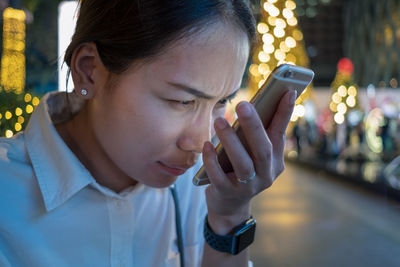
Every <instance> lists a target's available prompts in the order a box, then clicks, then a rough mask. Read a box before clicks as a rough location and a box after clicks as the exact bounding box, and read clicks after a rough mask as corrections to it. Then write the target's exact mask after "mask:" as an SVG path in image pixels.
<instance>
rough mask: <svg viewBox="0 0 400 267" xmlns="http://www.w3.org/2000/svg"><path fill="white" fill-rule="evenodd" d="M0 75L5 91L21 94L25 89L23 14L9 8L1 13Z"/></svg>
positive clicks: (20, 11)
mask: <svg viewBox="0 0 400 267" xmlns="http://www.w3.org/2000/svg"><path fill="white" fill-rule="evenodd" d="M0 75H1V84H2V86H3V87H4V89H5V90H6V91H12V90H14V91H15V92H16V93H22V92H23V90H24V87H25V12H24V11H22V10H18V9H13V8H10V7H8V8H6V9H5V10H4V12H3V55H2V58H1V72H0ZM0 90H1V89H0Z"/></svg>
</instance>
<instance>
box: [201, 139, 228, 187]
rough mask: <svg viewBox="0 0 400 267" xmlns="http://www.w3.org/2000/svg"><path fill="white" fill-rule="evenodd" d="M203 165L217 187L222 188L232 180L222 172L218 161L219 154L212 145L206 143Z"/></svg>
mask: <svg viewBox="0 0 400 267" xmlns="http://www.w3.org/2000/svg"><path fill="white" fill-rule="evenodd" d="M203 164H204V168H205V170H206V172H207V176H208V179H210V182H211V184H213V185H214V186H216V187H220V186H222V185H223V184H224V183H226V181H227V180H230V179H229V178H228V177H227V175H226V174H225V172H224V171H223V170H222V168H221V166H220V165H219V162H218V159H217V153H216V151H215V148H214V146H213V144H212V143H210V142H205V143H204V146H203Z"/></svg>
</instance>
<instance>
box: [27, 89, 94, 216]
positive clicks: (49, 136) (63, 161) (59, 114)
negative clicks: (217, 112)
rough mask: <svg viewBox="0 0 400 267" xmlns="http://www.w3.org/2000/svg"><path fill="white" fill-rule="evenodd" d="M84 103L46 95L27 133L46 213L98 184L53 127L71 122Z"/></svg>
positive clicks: (28, 146)
mask: <svg viewBox="0 0 400 267" xmlns="http://www.w3.org/2000/svg"><path fill="white" fill-rule="evenodd" d="M83 104H84V101H82V100H80V99H79V98H78V97H77V96H76V95H75V94H68V101H67V97H66V93H60V92H52V93H48V94H46V95H45V96H44V97H43V98H42V100H41V101H40V103H39V105H38V106H37V107H36V109H35V111H34V112H33V114H32V116H31V119H30V121H29V124H28V126H27V128H26V130H25V142H26V147H27V151H28V154H29V157H30V159H31V162H32V166H33V169H34V172H35V175H36V178H37V180H38V183H39V187H40V190H41V193H42V196H43V200H44V203H45V207H46V210H47V211H51V210H53V209H55V208H57V207H58V206H60V205H62V204H63V203H64V202H66V201H67V200H68V199H69V198H71V197H72V196H73V195H74V194H76V193H77V192H79V191H80V190H81V189H82V188H84V187H86V186H87V185H88V184H91V183H93V182H94V181H95V180H94V178H93V177H92V176H91V174H90V173H89V171H88V170H87V169H86V168H85V167H84V166H83V165H82V163H80V161H79V160H78V158H77V157H76V156H75V154H74V153H73V152H72V151H71V150H70V149H69V148H68V146H67V145H66V144H65V143H64V141H63V140H62V138H61V137H60V136H59V135H58V132H57V130H56V129H55V127H54V124H53V123H59V122H62V121H65V120H68V119H69V118H70V116H71V114H74V113H76V112H77V111H79V109H81V108H82V106H83Z"/></svg>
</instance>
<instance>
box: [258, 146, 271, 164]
mask: <svg viewBox="0 0 400 267" xmlns="http://www.w3.org/2000/svg"><path fill="white" fill-rule="evenodd" d="M254 157H255V159H257V160H263V161H264V160H268V159H269V158H270V157H271V148H270V147H267V146H262V147H260V148H259V149H257V151H256V152H255V153H254Z"/></svg>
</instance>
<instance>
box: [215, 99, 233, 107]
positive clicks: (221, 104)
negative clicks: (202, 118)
mask: <svg viewBox="0 0 400 267" xmlns="http://www.w3.org/2000/svg"><path fill="white" fill-rule="evenodd" d="M228 102H229V103H230V102H231V99H228V98H224V99H221V100H220V101H218V102H217V105H216V106H217V107H218V108H224V107H225V106H226V104H228Z"/></svg>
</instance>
